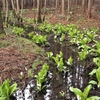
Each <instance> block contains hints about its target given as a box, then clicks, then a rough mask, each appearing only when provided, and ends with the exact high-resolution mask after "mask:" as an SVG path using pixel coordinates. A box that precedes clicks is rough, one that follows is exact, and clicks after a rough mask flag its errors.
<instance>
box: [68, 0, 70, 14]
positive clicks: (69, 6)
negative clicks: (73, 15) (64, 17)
mask: <svg viewBox="0 0 100 100" xmlns="http://www.w3.org/2000/svg"><path fill="white" fill-rule="evenodd" d="M69 12H70V0H68V14H69Z"/></svg>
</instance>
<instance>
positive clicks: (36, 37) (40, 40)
mask: <svg viewBox="0 0 100 100" xmlns="http://www.w3.org/2000/svg"><path fill="white" fill-rule="evenodd" d="M28 36H29V38H31V39H32V40H33V41H34V42H35V43H36V44H38V45H46V44H47V36H46V35H40V34H38V33H34V32H31V33H29V34H28Z"/></svg>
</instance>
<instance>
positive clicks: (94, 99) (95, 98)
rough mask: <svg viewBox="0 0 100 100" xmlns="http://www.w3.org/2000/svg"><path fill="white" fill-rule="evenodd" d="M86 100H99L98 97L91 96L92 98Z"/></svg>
mask: <svg viewBox="0 0 100 100" xmlns="http://www.w3.org/2000/svg"><path fill="white" fill-rule="evenodd" d="M86 100H100V97H98V96H92V97H89V98H87V99H86Z"/></svg>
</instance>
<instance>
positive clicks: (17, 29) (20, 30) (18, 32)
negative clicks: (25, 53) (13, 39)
mask: <svg viewBox="0 0 100 100" xmlns="http://www.w3.org/2000/svg"><path fill="white" fill-rule="evenodd" d="M12 32H13V33H14V34H16V35H19V36H21V35H22V34H23V33H24V29H23V28H20V27H13V29H12Z"/></svg>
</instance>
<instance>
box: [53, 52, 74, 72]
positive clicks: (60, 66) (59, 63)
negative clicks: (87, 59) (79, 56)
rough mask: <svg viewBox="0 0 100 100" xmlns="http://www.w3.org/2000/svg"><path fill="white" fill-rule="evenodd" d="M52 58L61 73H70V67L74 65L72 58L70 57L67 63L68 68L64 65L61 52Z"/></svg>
mask: <svg viewBox="0 0 100 100" xmlns="http://www.w3.org/2000/svg"><path fill="white" fill-rule="evenodd" d="M52 58H53V60H54V61H55V63H56V65H57V69H58V71H59V72H62V71H68V65H70V64H72V61H73V60H72V58H71V57H70V58H69V59H68V61H66V63H67V66H66V65H65V64H64V59H63V53H62V52H61V51H60V53H59V54H56V56H53V57H52Z"/></svg>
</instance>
